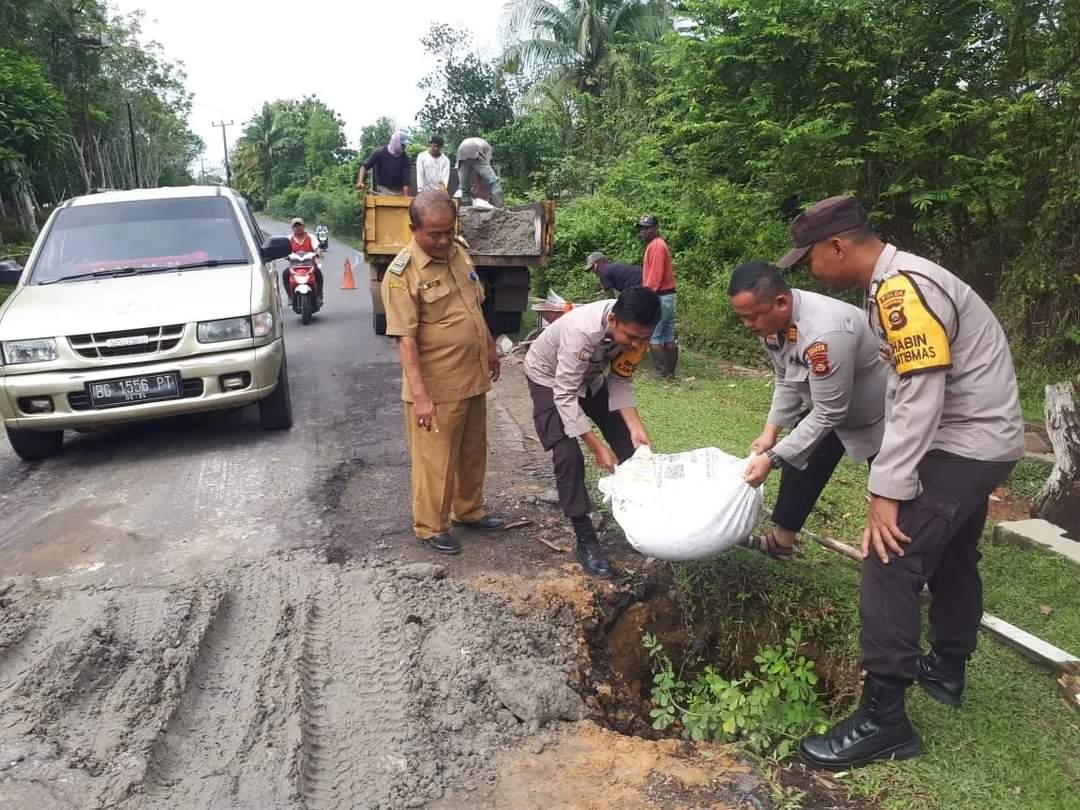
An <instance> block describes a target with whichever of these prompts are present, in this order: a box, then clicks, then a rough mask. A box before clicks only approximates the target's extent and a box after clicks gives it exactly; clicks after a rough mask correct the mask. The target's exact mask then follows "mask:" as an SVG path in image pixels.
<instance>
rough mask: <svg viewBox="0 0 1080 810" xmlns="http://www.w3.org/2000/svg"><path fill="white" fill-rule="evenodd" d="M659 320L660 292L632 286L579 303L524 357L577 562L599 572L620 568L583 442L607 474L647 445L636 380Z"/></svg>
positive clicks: (538, 424)
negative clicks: (600, 530) (604, 548)
mask: <svg viewBox="0 0 1080 810" xmlns="http://www.w3.org/2000/svg"><path fill="white" fill-rule="evenodd" d="M659 319H660V299H659V297H658V296H657V295H656V293H654V292H653V291H652V290H648V289H646V288H644V287H631V288H630V289H628V290H626V291H625V292H624V293H623V294H622V295H620V296H619V298H618V300H616V301H597V302H596V303H593V304H585V305H584V306H580V307H575V308H574V309H573V310H572V311H571V312H569V313H567V314H566V315H563V316H562V317H561V318H559V319H558V320H557V321H555V323H553V324H552V325H551V326H549V327H548V328H547V329H545V330H544V331H543V332H541V333H540V337H538V338H537V339H536V341H535V342H534V343H533V344H532V346H530V347H529V353H528V354H527V355H526V356H525V377H526V378H527V379H528V382H529V393H530V395H531V396H532V402H533V422H534V424H535V426H536V435H537V436H538V437H539V439H540V443H541V445H542V446H543V448H544V449H545V450H550V451H551V457H552V462H553V463H554V465H555V482H556V486H557V489H558V492H559V505H560V506H561V507H562V510H563V513H564V514H565V515H566V516H567V517H568V518H570V522H571V524H573V527H574V534H575V536H576V538H577V546H576V552H577V558H578V562H580V563H581V567H582V568H584V569H585V571H586V572H588V573H589V574H591V575H593V576H596V577H603V578H607V577H611V576H613V573H614V572H613V571H612V568H611V564H610V563H609V562H608V560H607V559H606V558H605V557H604V555H603V553H602V552H601V551H600V545H599V541H598V540H597V537H596V530H595V529H594V528H593V525H592V521H591V520H590V518H589V511H590V510H591V508H592V505H591V503H590V501H589V491H588V489H587V488H586V484H585V457H584V455H582V452H581V447H580V446H579V444H578V442H579V440H580V441H581V442H583V443H584V444H585V445H586V446H587V447H588V448H589V449H590V450H591V451H592V452H593V455H594V456H595V457H596V465H597V466H598V467H600V469H602V470H606V471H608V472H612V471H614V469H615V465H616V464H618V463H621V462H623V461H626V459H628V458H630V456H632V455H633V453H634V450H635V448H637V447H640V446H641V445H643V444H649V435H648V434H647V433H646V432H645V426H644V425H643V424H642V423H641V417H640V416H639V415H638V412H637V405H636V404H635V402H634V388H633V385H632V380H633V376H634V372H635V371H636V369H637V367H638V364H639V363H640V362H641V358H642V357H644V355H645V351H646V348H647V346H648V344H649V338H650V337H651V335H652V333H653V330H654V328H655V327H656V323H657V321H658V320H659ZM589 420H592V422H594V423H595V424H596V426H597V427H599V428H600V432H601V434H602V435H603V437H604V439H605V440H607V442H608V443H607V444H605V443H604V441H602V440H601V439H600V437H598V436H597V435H596V434H595V433H593V429H592V424H590V421H589Z"/></svg>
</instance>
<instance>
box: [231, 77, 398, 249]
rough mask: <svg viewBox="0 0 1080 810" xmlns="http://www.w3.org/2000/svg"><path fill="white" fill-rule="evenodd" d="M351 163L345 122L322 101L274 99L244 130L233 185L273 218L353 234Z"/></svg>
mask: <svg viewBox="0 0 1080 810" xmlns="http://www.w3.org/2000/svg"><path fill="white" fill-rule="evenodd" d="M386 125H388V126H389V127H391V128H392V127H393V124H392V123H389V122H381V123H380V124H377V125H376V130H379V129H380V126H386ZM365 134H366V135H367V137H369V138H370V137H374V136H376V135H381V134H382V133H381V131H372V132H370V133H369V132H368V131H365ZM387 137H389V136H387ZM356 163H357V161H356V159H355V154H354V153H353V151H352V150H350V149H349V148H348V140H347V138H346V136H345V123H344V122H343V121H342V120H341V117H340V116H339V115H338V114H337V113H336V112H334V111H333V110H332V109H331V108H330V107H328V106H327V105H326V104H325V103H324V102H323V101H321V100H320V99H319V98H317V97H315V96H308V97H306V98H303V99H300V100H297V99H279V100H277V101H270V102H266V103H264V104H263V105H262V107H261V108H260V109H259V111H258V112H256V113H255V115H253V116H252V117H251V120H249V121H248V122H247V124H245V125H244V131H243V134H242V135H241V136H240V139H239V140H238V141H237V143H236V149H235V150H234V152H233V165H234V178H233V185H234V186H235V187H236V188H237V190H239V191H240V192H241V193H243V194H244V195H245V196H247V197H248V199H250V200H251V202H252V203H253V204H254V205H256V206H258V207H260V208H265V209H266V210H267V211H270V212H271V213H273V214H275V215H277V216H281V217H293V216H302V217H304V218H305V219H306V220H310V221H311V222H312V223H313V224H314V223H316V222H324V223H326V224H327V225H329V226H330V227H331V228H333V229H334V230H336V231H339V232H348V231H350V230H352V231H354V232H355V227H356V223H358V221H359V214H358V212H357V210H356V195H355V194H353V193H352V184H353V181H354V179H355V175H356Z"/></svg>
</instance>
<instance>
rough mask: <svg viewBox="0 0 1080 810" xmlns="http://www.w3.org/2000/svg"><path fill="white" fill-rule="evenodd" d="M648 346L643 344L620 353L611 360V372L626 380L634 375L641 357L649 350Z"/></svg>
mask: <svg viewBox="0 0 1080 810" xmlns="http://www.w3.org/2000/svg"><path fill="white" fill-rule="evenodd" d="M648 348H649V347H648V346H644V345H643V346H639V347H638V348H636V349H631V350H630V351H628V352H623V353H622V354H620V355H619V356H618V357H616V358H615V359H614V360H612V361H611V373H612V374H614V375H615V376H617V377H622V378H623V379H624V380H628V379H630V378H631V377H633V376H634V372H635V371H636V370H637V367H638V364H639V363H640V362H641V358H643V357H644V356H645V352H646V351H648Z"/></svg>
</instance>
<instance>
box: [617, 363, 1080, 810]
mask: <svg viewBox="0 0 1080 810" xmlns="http://www.w3.org/2000/svg"><path fill="white" fill-rule="evenodd" d="M680 371H681V374H682V376H683V378H684V380H685V378H687V377H690V376H694V377H696V379H695V380H694V381H692V382H685V381H684V382H681V383H680V384H678V385H677V386H675V387H672V386H669V385H665V384H662V383H660V382H656V381H652V380H641V381H640V382H639V383H638V385H637V390H638V398H639V403H640V406H641V410H642V413H643V416H644V419H645V422H646V425H647V426H648V428H649V430H650V433H651V435H652V437H653V441H654V443H655V446H656V448H657V450H659V451H661V452H677V451H681V450H687V449H691V448H695V447H701V446H708V445H714V446H718V447H720V448H722V449H724V450H726V451H728V452H730V453H734V454H742V453H745V452H746V448H747V447H748V446H749V444H750V442H751V441H752V440H753V439H754V438H755V437H756V436H757V435H758V433H759V432H760V430H761V426H762V423H763V420H764V417H765V415H766V413H767V411H768V405H769V400H770V397H771V393H772V387H771V383H770V382H769V381H768V380H764V379H752V380H747V379H735V378H728V377H726V376H724V374H723V372H722V371H720V370H718V368H717V366H716V364H714V363H708V362H705V361H703V360H701V359H700V358H694V357H692V356H689V353H687V356H686V357H685V362H684V363H683V365H682V367H681V369H680ZM1042 475H1045V472H1043V471H1040V470H1038V469H1035V468H1034V467H1032V466H1029V465H1026V464H1025V465H1022V466H1021V467H1019V468H1018V470H1017V472H1015V473H1014V475H1013V478H1012V480H1011V481H1010V484H1009V486H1010V488H1011V489H1013V490H1014V491H1016V492H1017V493H1018V494H1030V493H1031V491H1032V490H1033V489H1037V488H1038V486H1039V485H1040V483H1041V482H1040V480H1039V479H1040V476H1042ZM778 482H779V476H778V475H773V476H771V477H770V480H769V482H768V493H767V498H768V499H769V500H770V501H771V500H772V499H774V498H775V494H776V486H777V484H778ZM865 484H866V469H865V467H864V466H862V465H858V464H854V463H852V462H850V461H848V460H845V461H844V462H843V463H842V465H841V467H840V468H839V469H838V470H837V472H836V474H835V476H834V477H833V480H832V483H831V485H830V486H829V487H828V488H827V489H826V491H825V493H824V495H823V496H822V498H821V501H820V502H819V504H818V509H817V511H816V512H815V514H814V515H813V516H812V518H811V520H810V523H809V525H808V526H807V528H808V529H810V530H812V531H815V532H818V533H827V534H830V535H832V536H834V537H837V538H839V539H843V540H847V541H853V540H854V539H855V538H857V537H859V536H860V535H861V529H862V525H863V520H864V517H865V511H866V502H865ZM802 549H803V556H801V557H800V558H799V559H797V560H795V561H794V562H791V563H779V562H775V561H772V560H769V559H766V558H765V557H764V556H763V555H758V554H752V553H751V552H748V551H744V550H736V551H733V552H730V553H729V554H726V555H722V556H721V557H719V558H717V559H715V560H711V561H707V562H703V563H699V564H692V565H686V566H678V567H677V569H676V578H677V580H678V581H679V583H680V586H681V588H682V590H683V595H684V598H686V599H687V601H688V605H687V607H688V609H689V610H690V611H691V612H693V611H697V613H698V614H699V615H698V617H697V618H698V620H699V621H701V620H704V621H706V622H709V623H710V624H712V625H713V627H714V628H716V630H717V637H718V638H719V639H721V640H722V641H726V642H727V643H728V644H739V643H747V642H750V641H753V642H755V643H760V642H762V641H773V640H775V639H777V638H781V639H782V638H783V636H784V633H786V630H787V626H788V625H791V624H798V625H800V626H801V627H802V628H803V630H804V637H808V638H809V639H810V643H811V644H812V645H817V647H818V648H819V649H821V650H823V651H824V652H825V654H826V655H827V656H829V657H831V658H833V659H834V662H833V663H834V668H835V663H836V661H835V659H840V660H841V661H842V662H846V663H847V664H848V667H847V668H846V669H847V671H848V672H852V673H857V661H858V637H857V634H858V571H857V567H856V566H855V565H854V564H851V563H849V562H848V561H846V560H845V559H843V558H841V557H839V556H837V555H836V554H835V553H833V552H829V551H826V550H824V549H821V548H819V547H818V546H816V544H813V543H806V542H804V543H803V544H802ZM983 554H984V559H983V564H982V573H983V578H984V580H985V588H986V596H985V598H986V609H987V610H988V611H989V612H991V613H994V614H996V615H998V616H1000V617H1001V618H1003V619H1006V620H1007V621H1010V622H1012V623H1014V624H1016V625H1018V626H1020V627H1023V628H1024V629H1026V630H1028V631H1030V632H1033V633H1035V634H1037V635H1039V636H1041V637H1042V638H1045V639H1046V640H1048V641H1050V642H1052V643H1054V644H1057V645H1059V646H1061V647H1064V648H1065V649H1068V650H1071V651H1073V652H1076V651H1077V650H1078V649H1080V592H1078V591H1080V589H1078V587H1077V574H1078V573H1080V572H1078V571H1077V568H1076V567H1075V566H1074V565H1072V564H1070V563H1068V562H1067V561H1065V560H1063V559H1060V558H1057V557H1054V556H1051V555H1048V554H1044V553H1041V552H1038V551H1032V550H1024V549H1019V548H1015V547H1011V546H1004V545H996V544H990V543H986V544H984V546H983ZM725 651H726V652H727V653H728V654H729V655H733V657H736V658H742V657H743V655H745V653H744V652H743V653H739V654H738V655H735V654H734V653H732V652H731V651H730V650H728V649H726V648H725ZM844 669H845V668H844V667H843V666H841V667H839V668H835V671H843V670H844ZM837 686H840V687H842V686H843V684H833V687H834V688H836V687H837ZM848 687H849V689H848V691H847V694H853V692H852V690H851V689H850V687H851V684H848ZM841 691H843V689H841ZM843 703H844V705H842V706H840V705H838V706H836V707H835V708H836V710H837V711H838V712H842V711H846V710H848V709H849V708H850V704H849V703H847V701H843ZM909 708H910V712H911V715H912V719H913V721H914V722H915V724H916V725H917V727H918V728H919V729H920V731H921V733H922V735H923V739H924V742H925V744H926V753H925V754H924V755H923V756H922V757H920V758H918V759H915V760H911V761H909V762H904V763H895V764H894V763H890V764H885V765H879V766H875V767H872V768H869V769H864V770H861V771H857V772H854V773H852V774H850V775H848V776H845V777H843V778H842V780H841V781H842V783H843V784H845V785H847V786H848V788H849V790H850V791H851V792H852V793H853V794H857V795H860V796H864V797H867V798H871V799H873V800H875V801H876V802H878V803H880V805H881V806H882V807H884V808H890V810H892V809H893V808H895V809H896V810H900V808H903V810H914V809H916V808H941V810H946V809H947V810H957V809H959V808H971V810H976V809H977V810H997V808H1000V810H1016V809H1017V808H1024V810H1036V809H1038V808H1046V810H1061V809H1062V808H1067V807H1074V808H1080V798H1078V795H1080V794H1078V788H1080V718H1078V716H1077V715H1076V714H1075V713H1073V712H1070V711H1069V710H1068V709H1067V708H1066V707H1065V705H1064V704H1063V702H1062V701H1061V700H1060V699H1059V698H1058V696H1057V686H1056V684H1055V681H1054V678H1053V677H1052V676H1051V675H1050V674H1049V673H1048V672H1045V671H1043V670H1041V669H1039V668H1037V667H1035V666H1032V665H1031V664H1028V663H1027V662H1026V661H1024V660H1023V659H1022V658H1020V657H1019V656H1018V655H1016V654H1015V653H1013V652H1011V651H1009V650H1007V649H1005V648H1003V647H1001V646H1000V645H998V644H997V643H996V642H994V641H992V640H990V639H989V638H986V637H982V638H981V639H980V645H979V649H978V652H977V653H976V654H975V657H974V659H973V660H972V662H971V665H970V667H969V686H968V691H967V694H966V703H965V707H964V709H963V710H962V711H953V710H950V709H948V708H946V707H944V706H941V705H939V704H937V703H935V702H934V701H932V700H930V699H929V698H927V697H926V696H925V695H924V694H923V693H922V692H921V691H920V690H918V689H913V690H911V692H910V697H909Z"/></svg>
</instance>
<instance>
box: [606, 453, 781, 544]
mask: <svg viewBox="0 0 1080 810" xmlns="http://www.w3.org/2000/svg"><path fill="white" fill-rule="evenodd" d="M746 463H747V462H746V459H740V458H736V457H735V456H732V455H729V454H727V453H725V452H724V451H722V450H719V449H717V448H715V447H704V448H700V449H698V450H691V451H689V452H686V453H675V454H670V455H665V454H659V453H653V452H652V451H651V450H650V449H649V448H648V447H641V448H638V451H637V452H636V453H634V455H633V457H632V458H630V459H628V460H627V461H626V462H625V463H623V464H620V465H619V466H618V467H617V468H616V470H615V473H614V475H610V476H607V477H605V478H601V479H600V482H599V487H600V491H601V492H602V493H603V494H604V497H605V500H607V501H608V502H610V504H611V508H612V513H613V514H614V517H615V520H616V521H617V522H618V524H619V526H621V527H622V530H623V532H624V533H625V534H626V539H627V541H629V543H630V545H632V546H633V547H634V548H635V549H637V551H639V552H640V553H642V554H645V555H647V556H649V557H656V558H657V559H660V560H669V561H671V562H683V561H687V560H700V559H704V558H706V557H712V556H714V555H716V554H719V553H720V552H722V551H726V550H727V549H729V548H731V547H732V546H735V545H738V544H739V543H741V542H743V541H744V540H745V539H746V538H747V537H749V535H750V532H752V531H753V530H754V527H755V526H756V525H757V524H758V521H759V520H760V519H761V497H762V495H761V489H760V488H754V487H751V486H750V485H749V484H747V483H746V482H745V481H743V472H744V471H745V469H746Z"/></svg>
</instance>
